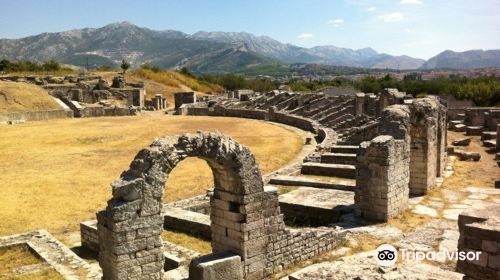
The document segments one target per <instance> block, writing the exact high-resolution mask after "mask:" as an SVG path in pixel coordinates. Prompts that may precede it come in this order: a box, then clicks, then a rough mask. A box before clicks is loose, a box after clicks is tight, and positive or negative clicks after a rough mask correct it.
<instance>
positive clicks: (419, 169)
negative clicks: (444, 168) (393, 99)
mask: <svg viewBox="0 0 500 280" xmlns="http://www.w3.org/2000/svg"><path fill="white" fill-rule="evenodd" d="M410 109H411V110H410V111H411V114H410V120H411V155H410V194H413V195H424V194H427V192H428V191H429V190H430V189H431V188H432V187H433V186H434V185H435V183H436V175H437V153H438V150H437V146H438V139H437V138H438V137H437V136H438V119H439V101H437V99H436V98H433V97H426V98H417V99H414V100H413V103H412V104H411V105H410Z"/></svg>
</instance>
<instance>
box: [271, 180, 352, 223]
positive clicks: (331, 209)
mask: <svg viewBox="0 0 500 280" xmlns="http://www.w3.org/2000/svg"><path fill="white" fill-rule="evenodd" d="M279 205H280V210H281V213H283V214H284V215H285V223H287V222H292V223H293V224H295V225H304V226H321V225H327V224H330V223H335V222H338V221H339V219H340V217H341V216H342V215H345V214H348V213H352V212H353V210H354V209H353V208H354V193H353V192H349V191H342V190H326V189H318V188H309V187H307V188H304V187H299V188H297V189H296V190H293V191H291V192H288V193H285V194H282V195H280V196H279Z"/></svg>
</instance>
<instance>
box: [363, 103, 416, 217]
mask: <svg viewBox="0 0 500 280" xmlns="http://www.w3.org/2000/svg"><path fill="white" fill-rule="evenodd" d="M409 130H410V117H409V110H408V108H407V107H406V106H403V105H393V106H389V107H387V108H386V109H384V111H383V113H382V118H381V121H380V134H381V135H380V136H378V137H376V138H374V139H373V140H371V141H369V142H363V143H361V145H360V149H359V151H358V154H357V157H356V188H355V195H354V203H355V213H356V215H358V216H362V217H364V218H367V219H372V220H377V221H387V220H388V219H390V218H393V217H395V216H397V215H398V214H400V213H402V212H403V211H404V210H405V209H406V208H407V207H408V197H409V187H408V184H409V170H410V169H409V164H410V137H409Z"/></svg>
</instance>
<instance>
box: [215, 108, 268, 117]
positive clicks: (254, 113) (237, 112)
mask: <svg viewBox="0 0 500 280" xmlns="http://www.w3.org/2000/svg"><path fill="white" fill-rule="evenodd" d="M224 115H225V116H226V117H235V118H246V119H256V120H265V119H266V118H267V112H266V111H264V110H249V109H230V108H226V110H225V112H224Z"/></svg>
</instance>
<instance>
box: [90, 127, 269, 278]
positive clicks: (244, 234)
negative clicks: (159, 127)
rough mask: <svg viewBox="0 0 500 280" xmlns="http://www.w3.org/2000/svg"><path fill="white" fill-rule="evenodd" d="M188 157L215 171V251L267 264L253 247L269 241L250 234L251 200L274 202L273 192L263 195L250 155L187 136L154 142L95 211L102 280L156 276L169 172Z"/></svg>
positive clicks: (214, 137)
mask: <svg viewBox="0 0 500 280" xmlns="http://www.w3.org/2000/svg"><path fill="white" fill-rule="evenodd" d="M187 157H198V158H201V159H204V160H205V161H206V162H207V163H208V165H209V166H210V168H211V169H212V172H213V176H214V185H215V190H214V195H213V197H212V198H211V206H212V211H211V212H212V213H211V220H212V222H211V223H212V249H213V251H214V252H221V251H231V252H233V253H236V254H238V255H240V256H241V258H242V261H245V260H247V259H249V258H250V257H254V258H253V260H254V261H252V262H253V264H254V265H255V260H259V259H262V262H264V259H265V258H264V257H262V255H259V254H256V253H253V251H252V249H255V247H256V246H255V245H256V244H258V245H259V246H258V247H259V248H265V246H266V244H267V239H266V238H264V239H262V238H261V237H262V236H260V235H255V237H252V236H250V235H249V233H250V231H251V230H252V229H253V228H252V227H251V226H248V225H250V224H252V221H253V220H252V219H255V217H261V216H262V213H261V211H263V210H262V209H260V208H259V205H260V204H256V202H259V203H260V202H261V200H265V199H266V198H267V199H271V200H273V201H274V200H276V204H277V195H276V197H274V196H273V197H267V196H269V194H268V193H265V192H264V188H263V181H262V176H261V173H260V170H259V168H258V166H257V164H256V161H255V158H254V156H253V155H252V154H251V152H250V150H249V149H248V148H247V147H245V146H243V145H240V144H239V143H238V142H236V141H234V140H233V139H231V138H229V137H226V136H224V135H222V134H218V133H196V134H185V135H181V136H171V137H163V138H159V139H156V140H155V141H153V143H152V144H151V145H150V146H149V147H147V148H145V149H143V150H141V151H140V152H139V153H138V154H137V155H136V157H135V158H134V160H133V161H132V163H131V164H130V167H129V169H128V170H126V171H124V172H123V173H122V174H121V176H120V178H119V179H117V180H116V181H114V182H113V183H112V193H113V197H112V198H111V199H110V200H109V201H108V204H107V207H106V209H105V210H104V211H101V212H99V213H98V214H97V219H98V236H99V247H100V248H99V249H100V253H99V264H100V266H101V268H102V269H103V277H104V279H161V277H162V274H163V265H164V257H163V250H162V247H163V244H162V240H161V237H160V234H161V231H162V230H163V216H162V215H161V210H162V206H163V202H162V199H163V189H164V187H165V185H166V184H165V183H166V182H167V179H168V175H169V174H170V172H171V171H172V170H173V169H174V168H175V166H176V165H177V164H178V163H179V162H181V161H182V160H184V159H185V158H187ZM166 187H168V184H167V186H166ZM253 239H255V240H258V242H257V241H255V240H253ZM262 241H264V242H262ZM257 262H258V261H257Z"/></svg>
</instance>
